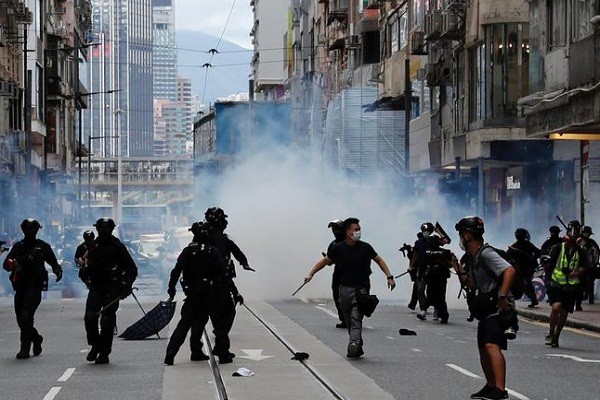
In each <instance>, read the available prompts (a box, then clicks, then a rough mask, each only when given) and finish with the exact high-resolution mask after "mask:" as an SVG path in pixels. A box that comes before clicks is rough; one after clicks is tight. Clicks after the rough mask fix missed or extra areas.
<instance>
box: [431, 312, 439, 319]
mask: <svg viewBox="0 0 600 400" xmlns="http://www.w3.org/2000/svg"><path fill="white" fill-rule="evenodd" d="M432 319H433V320H434V321H439V320H440V318H439V317H438V312H437V310H433V318H432Z"/></svg>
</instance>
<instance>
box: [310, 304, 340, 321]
mask: <svg viewBox="0 0 600 400" xmlns="http://www.w3.org/2000/svg"><path fill="white" fill-rule="evenodd" d="M315 308H316V309H318V310H321V311H323V312H324V313H325V314H327V315H330V316H332V317H333V318H335V319H338V315H337V314H336V313H334V312H333V311H331V310H330V309H329V308H327V307H321V306H315Z"/></svg>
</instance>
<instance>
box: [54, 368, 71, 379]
mask: <svg viewBox="0 0 600 400" xmlns="http://www.w3.org/2000/svg"><path fill="white" fill-rule="evenodd" d="M73 372H75V368H67V370H66V371H65V373H64V374H62V376H61V377H60V378H58V381H57V382H66V381H67V380H68V379H69V378H70V377H71V375H73Z"/></svg>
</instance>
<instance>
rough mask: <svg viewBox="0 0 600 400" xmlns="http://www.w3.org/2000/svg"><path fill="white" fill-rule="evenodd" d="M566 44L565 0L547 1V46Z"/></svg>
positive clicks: (553, 46) (551, 47)
mask: <svg viewBox="0 0 600 400" xmlns="http://www.w3.org/2000/svg"><path fill="white" fill-rule="evenodd" d="M566 44H567V0H548V46H549V48H550V50H551V49H553V48H555V47H562V46H565V45H566Z"/></svg>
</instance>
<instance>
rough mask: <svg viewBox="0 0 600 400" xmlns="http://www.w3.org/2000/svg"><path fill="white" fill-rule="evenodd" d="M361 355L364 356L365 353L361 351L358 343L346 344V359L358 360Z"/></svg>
mask: <svg viewBox="0 0 600 400" xmlns="http://www.w3.org/2000/svg"><path fill="white" fill-rule="evenodd" d="M363 354H365V352H364V351H363V349H362V346H361V345H360V344H359V343H357V342H350V343H349V344H348V352H347V354H346V357H348V358H359V357H360V356H362V355H363Z"/></svg>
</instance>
